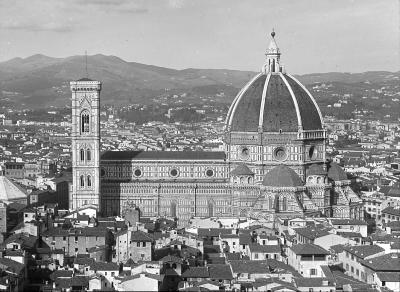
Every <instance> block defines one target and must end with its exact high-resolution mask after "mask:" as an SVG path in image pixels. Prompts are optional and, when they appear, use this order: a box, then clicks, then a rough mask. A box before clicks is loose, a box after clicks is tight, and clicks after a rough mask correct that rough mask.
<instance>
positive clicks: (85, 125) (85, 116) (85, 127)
mask: <svg viewBox="0 0 400 292" xmlns="http://www.w3.org/2000/svg"><path fill="white" fill-rule="evenodd" d="M81 132H82V133H89V112H88V111H83V112H82V114H81Z"/></svg>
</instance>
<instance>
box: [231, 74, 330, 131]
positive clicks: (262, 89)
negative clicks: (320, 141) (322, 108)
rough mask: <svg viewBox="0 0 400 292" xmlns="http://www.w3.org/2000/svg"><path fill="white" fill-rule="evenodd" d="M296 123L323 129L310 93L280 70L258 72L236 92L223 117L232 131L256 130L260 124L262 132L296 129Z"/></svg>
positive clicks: (304, 128)
mask: <svg viewBox="0 0 400 292" xmlns="http://www.w3.org/2000/svg"><path fill="white" fill-rule="evenodd" d="M261 108H263V109H261ZM260 109H261V110H260ZM299 124H300V126H301V129H303V130H322V118H321V115H320V113H319V109H318V106H317V105H316V103H315V102H314V100H313V98H312V96H311V95H310V94H309V93H308V92H307V91H306V90H305V89H304V88H303V87H302V85H301V84H300V83H299V82H298V81H297V80H295V79H294V77H292V76H290V75H288V74H283V73H274V74H271V73H270V74H263V73H260V74H259V75H257V76H256V77H255V78H254V79H253V80H251V81H250V82H249V83H248V84H247V85H246V86H245V87H244V88H243V89H242V90H241V91H240V92H239V94H238V95H237V97H236V98H235V100H234V101H233V103H232V105H231V108H230V109H229V112H228V116H227V120H226V126H227V129H229V130H230V131H233V132H257V131H258V129H259V128H260V127H262V130H263V131H264V132H279V131H280V130H281V131H282V132H297V131H298V130H299Z"/></svg>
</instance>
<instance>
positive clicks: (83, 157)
mask: <svg viewBox="0 0 400 292" xmlns="http://www.w3.org/2000/svg"><path fill="white" fill-rule="evenodd" d="M80 152H81V161H84V160H85V150H83V149H81V151H80Z"/></svg>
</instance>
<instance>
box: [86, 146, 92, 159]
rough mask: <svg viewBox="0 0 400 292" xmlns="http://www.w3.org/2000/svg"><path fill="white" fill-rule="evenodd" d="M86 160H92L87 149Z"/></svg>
mask: <svg viewBox="0 0 400 292" xmlns="http://www.w3.org/2000/svg"><path fill="white" fill-rule="evenodd" d="M86 160H87V161H90V160H92V153H91V152H90V149H89V148H88V149H87V150H86Z"/></svg>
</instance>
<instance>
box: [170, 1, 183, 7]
mask: <svg viewBox="0 0 400 292" xmlns="http://www.w3.org/2000/svg"><path fill="white" fill-rule="evenodd" d="M184 4H185V1H184V0H168V6H169V7H171V8H175V9H179V8H182V7H183V5H184Z"/></svg>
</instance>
